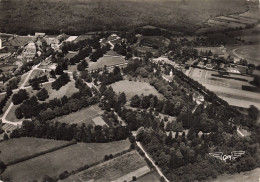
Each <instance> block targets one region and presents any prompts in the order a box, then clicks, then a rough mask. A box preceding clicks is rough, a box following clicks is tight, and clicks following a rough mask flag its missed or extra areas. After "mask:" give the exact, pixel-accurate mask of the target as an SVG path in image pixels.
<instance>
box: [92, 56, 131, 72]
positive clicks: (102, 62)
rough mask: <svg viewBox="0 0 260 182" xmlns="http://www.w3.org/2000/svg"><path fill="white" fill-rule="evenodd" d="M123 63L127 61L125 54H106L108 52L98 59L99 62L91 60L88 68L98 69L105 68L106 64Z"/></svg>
mask: <svg viewBox="0 0 260 182" xmlns="http://www.w3.org/2000/svg"><path fill="white" fill-rule="evenodd" d="M121 63H127V61H126V60H125V59H124V57H123V56H115V57H114V56H106V54H105V55H104V56H103V57H102V58H99V59H98V60H97V62H89V66H88V67H89V68H88V70H96V69H98V68H104V66H105V65H106V66H112V65H117V64H121Z"/></svg>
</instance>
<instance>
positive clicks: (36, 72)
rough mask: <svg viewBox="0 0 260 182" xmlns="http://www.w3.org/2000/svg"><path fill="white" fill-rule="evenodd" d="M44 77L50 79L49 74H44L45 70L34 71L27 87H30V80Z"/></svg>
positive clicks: (26, 84)
mask: <svg viewBox="0 0 260 182" xmlns="http://www.w3.org/2000/svg"><path fill="white" fill-rule="evenodd" d="M44 75H47V77H48V72H44V71H43V70H33V72H32V74H31V76H30V78H29V79H28V82H26V83H25V87H26V86H29V80H30V79H34V78H37V77H41V76H44Z"/></svg>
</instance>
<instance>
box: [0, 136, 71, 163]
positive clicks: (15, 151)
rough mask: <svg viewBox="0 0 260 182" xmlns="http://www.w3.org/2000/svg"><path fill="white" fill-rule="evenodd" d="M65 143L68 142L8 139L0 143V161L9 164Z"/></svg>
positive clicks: (26, 138) (27, 138) (39, 139)
mask: <svg viewBox="0 0 260 182" xmlns="http://www.w3.org/2000/svg"><path fill="white" fill-rule="evenodd" d="M66 143H68V142H67V141H56V140H50V139H41V138H29V137H25V138H15V139H9V140H7V141H3V142H0V150H1V154H0V159H1V160H2V161H3V162H4V163H9V162H12V161H15V160H17V159H20V158H23V157H28V156H31V155H33V154H35V153H38V152H42V151H46V150H48V149H52V148H54V147H58V146H60V145H63V144H66Z"/></svg>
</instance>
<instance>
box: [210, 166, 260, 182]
mask: <svg viewBox="0 0 260 182" xmlns="http://www.w3.org/2000/svg"><path fill="white" fill-rule="evenodd" d="M259 174H260V168H256V169H254V170H252V171H248V172H241V173H240V174H232V175H230V174H225V175H221V176H218V177H217V178H216V179H212V180H209V182H220V181H221V182H234V181H236V182H259Z"/></svg>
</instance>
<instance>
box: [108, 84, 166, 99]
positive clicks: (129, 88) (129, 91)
mask: <svg viewBox="0 0 260 182" xmlns="http://www.w3.org/2000/svg"><path fill="white" fill-rule="evenodd" d="M111 86H112V88H113V90H114V91H115V92H117V93H119V92H124V93H125V94H126V98H127V100H130V99H131V98H132V97H133V96H134V95H136V94H138V95H141V94H144V95H149V94H153V95H156V96H157V97H158V98H160V99H163V95H161V94H160V93H159V92H158V91H157V90H156V89H155V88H154V87H153V86H151V85H150V84H149V83H146V82H138V81H137V82H135V81H128V80H122V81H119V82H116V83H113V84H111Z"/></svg>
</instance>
